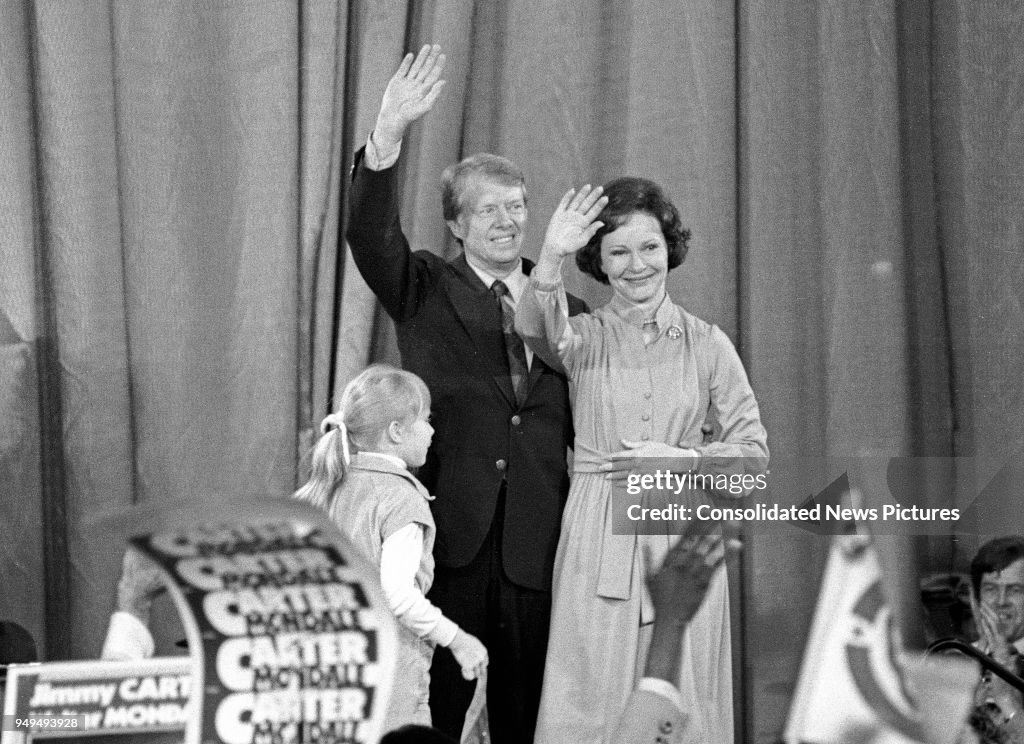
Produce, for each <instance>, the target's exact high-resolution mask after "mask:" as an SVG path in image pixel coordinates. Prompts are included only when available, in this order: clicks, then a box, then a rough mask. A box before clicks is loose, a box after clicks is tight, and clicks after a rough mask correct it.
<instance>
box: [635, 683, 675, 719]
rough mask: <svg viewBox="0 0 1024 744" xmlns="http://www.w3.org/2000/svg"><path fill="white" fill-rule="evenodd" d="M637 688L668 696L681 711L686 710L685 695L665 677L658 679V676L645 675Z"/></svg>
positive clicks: (664, 696)
mask: <svg viewBox="0 0 1024 744" xmlns="http://www.w3.org/2000/svg"><path fill="white" fill-rule="evenodd" d="M636 689H638V690H643V691H644V692H652V693H654V694H655V695H661V696H662V697H663V698H668V700H669V702H670V703H672V704H673V705H674V706H676V708H678V709H679V712H680V713H682V712H684V710H685V709H684V708H683V696H682V694H681V693H680V692H679V689H678V688H677V687H676V686H675V685H674V684H672V683H671V682H668V681H666V680H664V679H658V678H657V677H644V678H643V679H641V680H640V681H639V682H638V683H637V686H636Z"/></svg>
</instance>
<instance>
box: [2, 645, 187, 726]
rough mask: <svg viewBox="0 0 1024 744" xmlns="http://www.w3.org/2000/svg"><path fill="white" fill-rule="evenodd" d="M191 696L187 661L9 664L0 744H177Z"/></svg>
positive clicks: (183, 659)
mask: <svg viewBox="0 0 1024 744" xmlns="http://www.w3.org/2000/svg"><path fill="white" fill-rule="evenodd" d="M191 694H192V669H191V665H190V663H189V660H188V659H187V658H165V659H145V660H143V661H132V662H126V661H67V662H53V663H46V664H16V665H12V666H11V667H10V668H9V669H8V672H7V690H6V695H5V702H4V718H3V734H2V736H0V743H2V744H24V743H26V742H33V741H47V740H56V739H64V740H68V739H73V740H74V741H75V742H92V741H97V742H98V741H110V740H111V738H114V739H115V740H116V741H117V742H118V743H119V744H170V743H171V742H174V743H175V744H176V743H177V742H181V741H182V740H183V739H184V736H185V725H186V722H187V721H188V719H189V717H190V715H191V711H190V708H189V701H190V696H191Z"/></svg>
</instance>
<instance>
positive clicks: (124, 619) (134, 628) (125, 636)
mask: <svg viewBox="0 0 1024 744" xmlns="http://www.w3.org/2000/svg"><path fill="white" fill-rule="evenodd" d="M153 651H154V644H153V635H152V634H151V633H150V632H149V628H147V627H146V624H145V623H144V622H142V621H141V620H139V618H137V617H135V615H133V614H132V613H130V612H122V611H120V610H118V611H116V612H114V614H112V615H111V616H110V625H109V626H108V627H107V637H106V638H105V639H104V640H103V652H102V653H101V654H100V658H101V659H104V660H106V661H136V660H138V659H148V658H150V657H151V656H152V655H153Z"/></svg>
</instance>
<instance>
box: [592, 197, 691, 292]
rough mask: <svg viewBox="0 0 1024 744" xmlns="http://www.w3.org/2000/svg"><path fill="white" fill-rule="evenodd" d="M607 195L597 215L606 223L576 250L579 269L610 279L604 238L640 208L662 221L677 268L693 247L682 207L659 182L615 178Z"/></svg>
mask: <svg viewBox="0 0 1024 744" xmlns="http://www.w3.org/2000/svg"><path fill="white" fill-rule="evenodd" d="M604 195H605V196H607V197H608V205H607V206H606V207H605V208H604V209H603V210H601V214H600V215H599V216H598V218H597V219H598V220H600V221H601V222H603V223H604V225H602V226H601V229H600V230H598V231H597V233H596V234H595V235H594V237H593V238H591V239H590V242H589V243H587V244H586V245H585V246H584V247H583V248H581V249H580V250H579V251H577V253H576V265H577V266H579V267H580V271H583V272H584V273H587V274H590V275H591V276H592V277H594V278H595V279H597V281H599V282H601V283H602V284H607V283H608V275H607V274H605V273H604V270H603V269H602V268H601V240H602V238H604V236H605V235H607V234H608V233H610V232H613V231H615V230H617V229H618V228H619V227H621V226H622V224H623V223H624V222H625V221H626V220H628V219H629V218H630V216H631V215H633V214H635V213H637V212H646V213H647V214H649V215H651V217H653V218H654V219H656V220H657V221H658V224H659V225H661V234H662V235H664V236H665V243H666V245H667V246H668V268H669V269H674V268H675V267H676V266H678V265H679V264H681V263H682V262H683V259H685V258H686V252H687V251H688V250H689V248H690V246H689V241H690V231H689V230H687V229H686V228H685V227H683V222H682V220H681V219H679V210H677V209H676V208H675V205H673V204H672V202H670V201H669V200H668V198H667V197H666V196H665V193H664V192H663V191H662V190H661V187H660V186H659V185H658V184H656V183H655V182H654V181H649V180H648V179H646V178H632V177H626V178H616V179H615V180H614V181H609V182H608V183H606V184H605V186H604Z"/></svg>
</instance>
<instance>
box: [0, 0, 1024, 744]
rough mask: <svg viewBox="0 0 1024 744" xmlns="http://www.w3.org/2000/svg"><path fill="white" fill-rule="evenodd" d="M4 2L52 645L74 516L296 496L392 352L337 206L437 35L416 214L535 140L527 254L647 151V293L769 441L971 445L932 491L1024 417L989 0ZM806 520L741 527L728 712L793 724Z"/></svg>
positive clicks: (1009, 20)
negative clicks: (444, 187) (663, 238)
mask: <svg viewBox="0 0 1024 744" xmlns="http://www.w3.org/2000/svg"><path fill="white" fill-rule="evenodd" d="M0 2H2V3H3V6H2V7H3V12H2V13H0V70H2V73H0V96H2V103H3V105H2V106H0V166H2V167H0V198H2V200H3V207H2V209H0V416H2V420H3V424H2V425H0V489H2V498H0V536H2V537H3V543H4V549H3V550H2V551H0V571H2V576H3V578H4V583H5V589H7V591H6V592H5V593H4V594H3V595H0V616H2V617H3V618H4V619H12V620H16V621H18V622H21V623H22V624H24V625H26V627H28V628H29V629H30V631H31V632H32V633H33V635H34V636H35V637H36V639H37V641H39V642H40V643H41V644H42V645H44V646H45V651H46V653H47V655H48V656H50V657H51V658H57V657H62V656H72V657H87V656H91V655H94V654H95V653H96V651H97V650H98V648H99V642H100V638H101V637H102V634H103V632H104V629H105V625H106V618H107V614H108V613H109V610H110V607H111V604H112V600H113V596H114V594H113V588H114V582H115V580H116V576H117V574H118V569H119V565H120V546H118V545H116V544H112V542H111V541H110V540H107V539H105V538H104V536H102V535H97V534H95V531H94V530H93V529H92V528H91V527H90V524H91V522H92V521H93V520H94V518H95V517H96V516H97V515H99V514H101V513H102V512H104V511H105V510H109V509H121V508H124V507H125V506H127V505H129V504H132V503H134V502H136V501H146V500H151V499H155V498H161V497H169V498H176V497H181V496H184V495H192V494H202V493H213V492H227V493H232V494H246V493H254V494H256V493H259V494H263V493H276V494H280V495H286V494H288V493H289V492H290V491H291V490H292V489H293V488H294V486H295V484H296V481H297V480H298V479H301V478H302V476H303V474H304V466H303V463H302V461H301V456H302V454H303V453H304V452H305V451H306V450H307V449H308V447H309V445H310V444H311V443H312V442H313V441H314V439H315V436H316V433H317V432H316V425H317V424H318V422H319V420H320V418H321V417H322V416H323V415H325V414H326V413H327V412H328V411H329V410H330V409H331V405H332V400H333V399H336V397H337V396H338V395H339V394H340V390H341V389H342V387H343V386H344V385H345V383H347V381H348V380H349V379H351V377H353V376H354V375H355V374H356V373H357V372H358V371H359V370H360V369H362V368H363V367H364V366H365V365H366V364H367V363H369V362H371V361H375V360H388V361H392V362H397V361H398V356H397V349H396V345H395V342H394V332H393V328H392V327H391V324H390V321H389V320H388V318H387V317H386V316H385V315H384V314H383V313H382V312H381V310H380V309H379V307H378V305H377V303H376V301H375V300H374V298H373V296H372V294H371V293H370V292H369V290H368V289H367V287H366V285H365V283H364V282H363V280H362V278H361V277H360V276H359V273H358V271H356V269H355V267H354V265H353V264H352V262H351V260H350V257H349V256H348V255H347V254H346V249H345V246H344V241H343V239H342V238H341V235H342V231H343V228H344V219H345V218H344V215H345V209H344V206H345V199H346V189H347V183H348V179H349V170H348V169H349V166H350V164H351V157H352V153H353V151H354V150H355V149H356V148H358V147H359V146H360V145H361V144H362V142H364V141H365V138H366V136H367V134H368V133H369V131H370V129H371V128H372V126H373V120H374V117H375V115H376V108H377V105H378V103H379V100H380V96H381V93H382V92H383V90H384V87H385V86H386V84H387V81H388V78H389V76H390V75H391V74H392V73H393V71H394V70H395V68H396V67H397V65H398V63H399V61H400V59H401V57H402V55H403V53H404V52H406V51H408V50H416V49H418V48H419V46H421V45H422V44H424V43H428V42H435V43H439V44H441V45H442V46H443V47H444V50H445V52H446V54H447V55H448V69H447V72H446V75H445V77H446V79H447V86H446V90H445V92H444V94H443V96H442V97H441V99H440V100H439V102H438V104H437V105H436V106H435V109H434V110H433V111H432V112H431V113H430V114H429V115H428V116H427V118H426V119H425V120H424V121H423V122H421V123H419V124H417V125H415V126H414V127H413V128H412V130H411V131H410V133H409V136H408V138H407V140H406V141H405V142H404V143H403V155H402V161H401V166H400V167H401V168H402V169H403V189H404V191H403V194H402V210H403V211H402V214H403V228H404V229H405V232H406V234H407V235H408V236H409V237H410V240H411V242H412V243H413V247H414V248H418V249H425V250H431V251H434V252H436V253H438V254H439V255H443V256H452V255H454V252H455V246H454V245H453V242H452V241H451V239H450V237H449V235H448V231H447V228H446V226H445V225H444V222H443V220H442V219H441V209H440V190H439V177H440V173H441V171H442V170H443V169H444V167H445V166H447V165H448V164H450V163H452V162H454V161H456V160H458V159H459V158H460V157H462V156H464V155H468V154H470V153H473V152H478V151H481V150H486V151H492V152H498V153H501V154H503V155H506V156H508V157H510V158H512V159H513V160H515V161H516V162H517V163H518V164H519V165H520V166H521V167H522V168H523V169H524V171H525V173H526V177H527V182H528V189H529V209H530V226H529V229H528V233H527V237H526V242H525V246H526V248H525V253H526V255H527V256H528V257H530V258H535V257H536V256H537V254H538V252H539V248H540V241H541V240H542V237H543V233H544V227H545V225H546V223H547V220H548V218H549V216H550V214H551V213H552V211H553V209H554V206H555V204H556V203H557V202H558V199H559V198H560V196H561V195H562V193H564V191H565V190H566V189H568V188H569V187H570V186H579V185H580V184H582V183H586V182H590V183H595V184H596V183H602V182H604V181H606V180H608V179H610V178H613V177H616V176H619V175H627V174H629V175H640V176H646V177H649V178H652V179H654V180H656V181H658V182H659V183H660V184H661V185H662V186H663V187H664V188H665V190H666V192H667V193H668V195H669V196H670V197H671V198H672V199H673V201H674V202H675V203H676V205H677V206H678V207H679V208H680V211H681V213H682V215H683V220H684V222H685V223H686V224H687V225H688V226H689V227H690V228H691V229H692V230H693V234H694V237H693V241H692V249H691V254H690V256H689V257H688V258H687V260H686V262H685V263H684V264H683V266H682V267H680V268H679V269H677V270H675V271H673V272H672V275H671V277H670V281H669V289H670V292H671V293H672V295H673V298H674V299H675V300H676V301H678V302H680V303H681V304H683V305H685V306H686V307H687V308H688V309H690V310H691V311H693V312H694V313H695V314H697V315H698V316H700V317H703V318H705V319H706V320H708V321H710V322H714V323H716V324H718V325H719V326H721V327H722V328H723V329H724V330H725V332H726V333H727V334H728V335H729V336H730V337H731V338H732V339H733V341H734V342H735V343H736V345H737V347H738V349H739V350H740V353H741V356H742V357H743V360H744V364H745V365H746V368H747V371H748V373H749V375H750V378H751V382H752V385H753V387H754V389H755V391H756V393H757V395H758V399H759V402H760V404H761V409H762V415H763V418H764V421H765V424H766V427H767V429H768V432H769V436H770V440H771V448H772V452H773V454H775V455H777V456H779V457H792V456H816V455H821V456H825V455H865V454H874V455H879V454H880V455H887V454H929V455H948V454H956V455H966V456H976V457H977V458H978V463H979V468H978V470H979V472H978V478H977V482H974V481H972V482H970V483H967V482H959V481H958V482H957V483H956V487H955V488H950V489H948V491H947V490H943V491H942V492H941V493H933V494H930V495H929V498H934V499H936V500H938V501H940V502H942V505H947V502H948V505H956V506H960V507H961V508H962V507H965V506H966V505H967V504H969V503H970V502H971V501H972V500H973V498H974V496H975V495H976V493H977V491H978V489H979V488H980V486H981V485H984V484H985V483H986V482H987V479H988V478H990V477H991V476H992V474H994V473H995V472H996V471H997V470H998V469H999V468H1000V467H1002V466H1003V465H1004V464H1005V463H1006V462H1007V461H1008V460H1009V459H1012V458H1014V457H1016V456H1017V453H1019V452H1021V450H1022V449H1024V421H1022V418H1021V416H1020V415H1019V411H1020V410H1021V408H1022V403H1024V377H1022V376H1021V375H1020V374H1019V373H1018V372H1017V367H1018V366H1019V360H1020V359H1021V358H1022V357H1024V250H1022V249H1024V244H1022V243H1024V239H1022V234H1024V228H1022V219H1024V217H1022V214H1024V212H1022V210H1021V194H1022V193H1024V136H1022V134H1024V111H1022V109H1024V106H1022V96H1021V85H1020V80H1021V79H1022V78H1024V75H1022V72H1024V50H1022V48H1021V45H1020V44H1019V43H1018V40H1019V39H1020V37H1021V31H1022V27H1024V9H1022V8H1021V7H1019V5H1018V4H1017V3H1015V2H1013V0H991V1H989V2H984V3H974V2H968V1H967V0H937V1H936V2H934V3H925V4H922V3H916V2H913V0H869V1H868V2H864V3H859V4H858V3H845V2H840V1H839V0H828V2H820V3H810V2H804V1H803V0H771V1H769V0H734V2H732V3H721V2H715V1H713V0H690V1H689V2H686V3H679V2H675V1H673V0H650V1H646V2H639V1H638V0H627V1H623V0H618V1H615V0H600V1H599V2H587V3H583V2H579V3H549V2H541V0H509V1H508V2H502V3H494V2H482V1H481V2H476V1H474V0H419V1H417V2H414V3H407V2H400V1H399V0H378V1H375V2H368V1H367V0H306V1H304V2H301V3H300V2H295V1H294V0H265V1H264V2H260V3H252V2H244V1H242V0H218V1H217V2H209V1H208V0H90V1H88V2H78V3H67V2H64V1H63V0H0ZM566 282H567V285H568V286H569V288H570V290H571V291H573V292H575V293H577V294H579V295H581V296H582V297H584V298H585V299H586V300H587V301H588V302H589V303H590V304H591V305H592V306H595V305H600V304H602V303H603V302H604V301H605V299H606V298H607V297H608V290H607V288H606V287H603V286H599V285H597V284H596V283H595V282H593V281H592V280H590V279H589V278H587V277H584V276H583V275H581V274H580V273H579V272H578V271H577V270H576V269H575V267H571V268H570V269H568V270H567V275H566ZM1008 498H1009V497H1008ZM1014 503H1015V502H1014ZM1008 507H1009V508H1010V509H1011V511H1012V508H1013V504H1009V505H1008ZM979 539H982V538H981V537H980V536H979V537H977V538H975V537H965V538H963V539H960V540H958V541H954V540H949V539H945V538H932V539H930V540H929V541H927V544H925V545H922V546H919V547H920V548H921V550H920V552H919V553H918V558H919V559H921V560H922V561H923V568H924V569H926V570H950V569H954V568H962V567H963V565H964V563H965V561H966V560H967V559H969V557H970V555H971V554H972V553H973V550H974V548H975V547H976V544H977V542H978V540H979ZM825 554H826V546H825V543H824V542H823V541H821V540H819V539H817V538H815V537H812V536H810V535H808V534H806V533H803V532H799V531H794V533H793V534H792V536H791V537H789V538H787V539H780V538H779V537H778V536H773V537H771V538H769V537H758V536H751V537H750V538H749V539H748V546H747V549H746V551H745V554H744V557H743V560H742V567H741V572H740V576H739V578H741V581H740V582H737V586H738V587H739V591H740V596H741V599H742V602H741V603H740V604H742V616H741V618H738V619H737V625H739V624H740V623H739V620H740V619H741V620H742V631H743V638H742V641H743V642H742V650H741V653H742V664H741V668H742V669H743V670H744V679H743V690H744V695H743V697H744V700H743V706H744V712H745V716H746V722H745V724H744V726H745V732H744V734H745V738H746V740H749V741H757V742H770V741H774V740H776V739H777V738H778V735H779V732H780V731H781V729H782V724H783V722H784V719H785V714H786V710H787V707H788V700H789V696H790V694H791V691H792V683H793V680H794V679H795V675H796V669H797V666H798V664H799V656H800V651H801V649H802V647H803V642H804V634H805V632H806V626H807V625H808V623H809V621H810V614H811V611H812V608H813V606H814V601H815V597H816V591H817V579H818V574H819V572H820V569H821V567H822V566H823V565H824V557H825ZM158 614H162V613H158ZM779 627H787V628H789V629H790V630H791V632H789V633H787V634H780V633H778V632H777V628H779ZM157 632H158V636H159V637H160V639H161V642H162V643H164V644H167V643H168V642H173V641H174V640H176V636H175V635H174V633H175V631H174V630H173V628H172V627H169V626H165V625H164V624H162V623H158V627H157ZM737 697H740V696H739V695H738V696H737Z"/></svg>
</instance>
